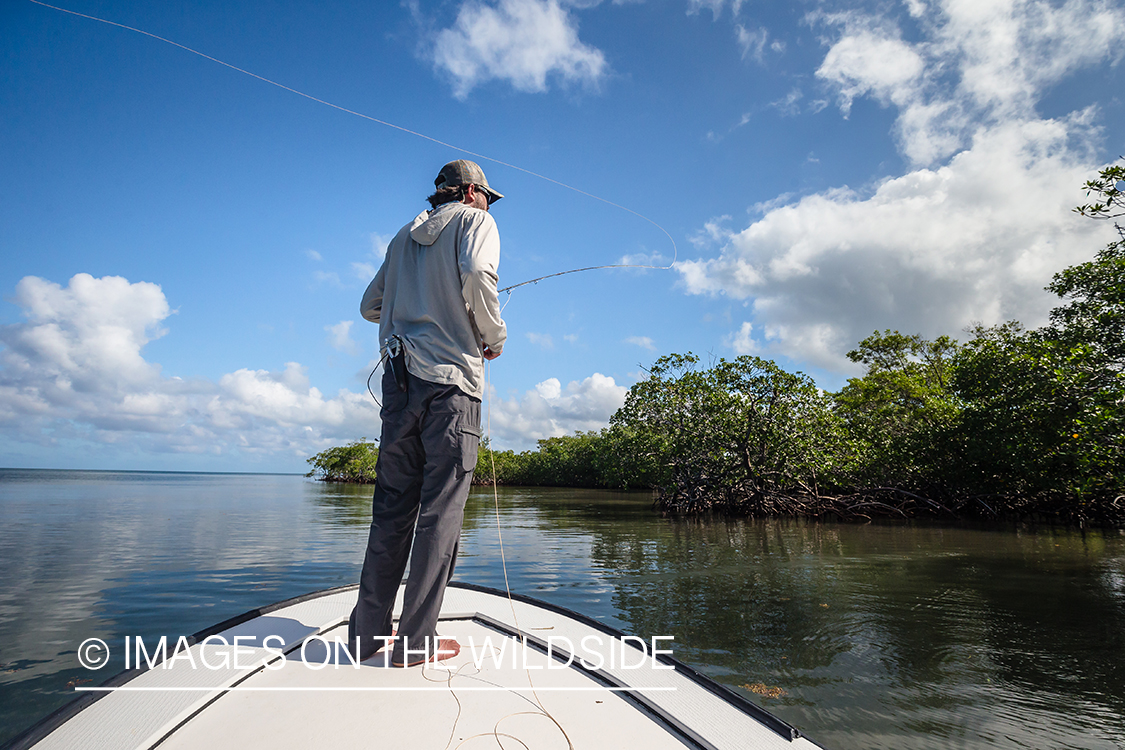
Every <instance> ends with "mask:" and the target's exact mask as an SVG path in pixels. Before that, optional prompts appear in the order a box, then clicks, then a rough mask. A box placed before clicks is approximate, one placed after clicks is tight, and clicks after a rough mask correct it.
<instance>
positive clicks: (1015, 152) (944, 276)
mask: <svg viewBox="0 0 1125 750" xmlns="http://www.w3.org/2000/svg"><path fill="white" fill-rule="evenodd" d="M1074 119H1081V118H1074ZM1081 127H1082V126H1081V124H1080V123H1076V122H1074V121H1073V120H1059V121H1055V120H1050V121H1035V122H1023V123H1012V124H1009V125H1005V126H997V127H994V128H992V129H987V130H981V131H980V132H979V133H978V135H977V138H976V140H975V141H974V143H973V144H972V148H970V149H968V150H966V151H964V152H962V153H961V154H959V155H957V156H956V157H955V158H954V159H953V160H952V161H951V162H950V163H949V165H947V166H945V167H941V168H939V169H934V170H930V169H921V170H917V171H914V172H911V173H909V174H907V175H905V176H903V177H899V178H895V179H889V180H886V181H884V182H882V183H881V184H880V185H878V186H877V187H876V189H875V190H874V191H873V192H872V193H871V194H864V193H859V192H857V191H854V190H850V189H848V188H839V189H835V190H831V191H827V192H824V193H820V194H816V195H811V196H808V197H805V198H803V199H801V200H799V201H797V202H796V203H792V204H790V205H787V206H783V207H777V208H774V209H772V210H770V211H769V212H768V213H766V214H765V215H764V216H763V217H762V218H761V219H760V220H758V221H756V222H754V223H753V224H751V225H750V226H749V227H748V228H747V229H745V230H743V231H742V232H740V233H738V234H737V235H735V236H734V237H733V239H731V241H730V242H729V243H728V244H727V245H726V246H725V247H724V248H723V250H722V252H721V253H720V255H719V256H718V257H716V258H713V259H710V260H700V261H683V262H681V263H680V264H679V265H678V266H677V268H678V270H679V271H680V272H681V274H682V276H683V281H684V283H685V284H686V286H687V288H688V290H689V291H691V292H693V293H697V294H725V295H727V296H730V297H733V298H735V299H745V300H748V301H749V302H750V305H751V309H752V311H753V323H754V327H755V329H756V330H758V331H761V332H762V334H763V335H764V338H765V340H766V341H767V342H769V343H770V344H771V346H772V348H773V349H775V350H776V351H778V352H780V353H783V354H786V355H788V356H791V357H796V358H798V359H803V360H806V361H811V362H813V363H815V364H817V365H820V366H823V367H828V368H833V369H836V370H845V371H846V370H847V369H849V366H848V364H847V362H846V360H845V359H844V357H843V354H844V352H846V351H848V349H849V348H851V347H853V346H854V344H855V343H856V342H857V341H859V340H860V339H861V338H863V337H864V336H866V335H868V334H870V333H871V331H873V330H875V329H876V328H886V327H890V328H897V329H899V330H903V331H909V332H912V333H913V332H919V333H922V334H924V335H927V336H933V335H937V334H943V333H944V334H954V335H956V334H958V333H959V331H960V330H961V329H962V328H963V327H964V326H966V325H968V324H969V323H971V322H973V321H983V322H985V323H996V322H1000V321H1002V320H1006V319H1011V318H1015V319H1019V320H1022V321H1024V322H1025V323H1027V324H1032V325H1034V324H1038V323H1040V322H1042V321H1043V319H1044V315H1045V312H1046V310H1047V309H1048V308H1049V307H1050V305H1051V303H1052V299H1053V298H1051V297H1050V295H1048V294H1047V293H1046V292H1044V291H1043V290H1042V287H1043V286H1044V284H1046V282H1047V281H1049V280H1050V277H1051V274H1052V273H1053V272H1055V271H1057V270H1060V269H1061V268H1062V267H1064V266H1066V265H1069V264H1071V263H1074V262H1077V261H1079V260H1082V259H1085V258H1087V257H1088V256H1089V255H1091V254H1092V252H1093V251H1094V250H1095V249H1096V248H1097V247H1098V246H1099V245H1100V244H1102V243H1103V242H1104V241H1105V239H1106V238H1107V234H1106V230H1107V229H1109V228H1108V227H1105V226H1104V225H1099V224H1096V223H1094V222H1090V221H1087V220H1083V219H1081V218H1079V217H1076V216H1075V215H1074V214H1072V213H1071V212H1070V208H1071V206H1073V205H1074V204H1075V203H1076V202H1077V201H1078V200H1079V199H1080V198H1081V191H1079V190H1078V189H1077V188H1078V186H1079V185H1080V184H1081V182H1082V181H1083V180H1084V179H1085V178H1087V177H1088V176H1089V175H1090V174H1091V170H1092V164H1091V162H1090V156H1089V153H1088V152H1087V151H1086V150H1085V149H1082V148H1076V147H1075V146H1073V145H1070V144H1069V142H1070V140H1071V138H1072V137H1073V133H1074V131H1076V130H1079V129H1081ZM1013 186H1015V188H1013ZM737 340H738V339H737V337H736V341H737Z"/></svg>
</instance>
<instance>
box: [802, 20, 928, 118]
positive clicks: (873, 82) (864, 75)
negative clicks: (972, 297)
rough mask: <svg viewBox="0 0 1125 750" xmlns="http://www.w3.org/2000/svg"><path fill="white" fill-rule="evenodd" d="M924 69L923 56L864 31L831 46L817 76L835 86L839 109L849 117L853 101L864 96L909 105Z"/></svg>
mask: <svg viewBox="0 0 1125 750" xmlns="http://www.w3.org/2000/svg"><path fill="white" fill-rule="evenodd" d="M923 67H924V63H923V61H922V57H921V55H919V54H918V53H917V52H915V51H914V50H913V49H912V48H911V47H910V45H908V44H905V43H904V42H902V41H901V40H898V39H888V38H886V37H883V36H881V35H879V34H876V33H873V32H871V31H867V30H863V31H859V32H855V33H851V34H847V35H845V36H844V37H843V38H842V39H840V40H839V41H838V42H836V43H835V44H834V45H832V48H831V49H830V50H828V54H827V55H825V56H824V62H822V63H821V65H820V68H819V69H818V70H817V71H816V75H817V77H818V78H822V79H824V80H826V81H829V82H831V83H833V84H835V86H836V88H837V90H838V92H839V96H840V109H842V110H843V111H844V114H845V115H846V114H847V113H848V111H849V110H850V109H851V106H852V100H853V99H855V98H856V97H857V96H862V95H864V94H871V95H872V96H874V97H875V98H876V99H879V100H882V101H885V102H889V103H894V104H898V105H903V104H906V103H907V101H908V100H909V99H910V98H911V97H912V96H913V95H914V93H915V82H916V81H917V80H918V78H919V77H920V76H921V75H922V70H923Z"/></svg>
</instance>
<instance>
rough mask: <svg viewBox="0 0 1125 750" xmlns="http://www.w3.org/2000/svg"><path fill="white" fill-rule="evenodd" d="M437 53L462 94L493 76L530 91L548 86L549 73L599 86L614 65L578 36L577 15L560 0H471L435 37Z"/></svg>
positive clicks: (571, 81) (457, 93) (570, 81)
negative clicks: (492, 1) (449, 25)
mask: <svg viewBox="0 0 1125 750" xmlns="http://www.w3.org/2000/svg"><path fill="white" fill-rule="evenodd" d="M432 56H433V61H434V64H435V65H436V66H437V68H438V69H440V70H443V71H444V72H445V73H446V74H448V75H449V76H450V77H451V78H452V80H453V93H454V95H455V96H456V97H458V98H459V99H464V98H465V97H467V96H468V95H469V92H471V91H472V90H473V88H475V87H476V86H477V85H479V84H481V83H484V82H485V81H489V80H493V79H496V80H501V81H507V82H508V83H510V84H511V85H512V86H513V87H514V88H515V89H517V90H519V91H526V92H541V91H546V90H547V81H548V78H555V79H559V80H561V81H562V82H563V83H564V84H567V85H575V84H578V85H586V86H594V85H597V84H598V83H599V82H600V81H601V80H602V78H603V77H604V76H605V75H606V73H607V71H608V69H609V65H608V63H607V62H606V60H605V56H604V55H603V54H602V52H601V51H600V50H598V49H595V48H593V47H590V46H588V45H586V44H583V43H582V42H581V41H580V40H579V38H578V21H577V20H576V19H575V18H574V16H573V15H572V14H571V12H570V11H569V10H568V9H566V8H564V7H563V5H562V4H561V3H560V2H559V1H558V0H498V1H497V2H496V4H494V5H492V4H488V3H485V2H482V1H481V0H466V2H464V3H463V4H462V5H461V7H460V9H459V10H458V12H457V18H456V20H455V21H454V22H453V25H452V26H451V27H450V28H447V29H443V30H442V31H440V32H438V34H437V35H436V37H435V38H434V40H433V51H432Z"/></svg>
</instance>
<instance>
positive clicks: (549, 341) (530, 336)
mask: <svg viewBox="0 0 1125 750" xmlns="http://www.w3.org/2000/svg"><path fill="white" fill-rule="evenodd" d="M526 335H527V340H528V341H530V342H531V343H533V344H535V345H536V346H538V347H542V348H543V349H554V348H555V340H554V339H553V338H551V334H549V333H534V332H532V331H528V332H527V334H526Z"/></svg>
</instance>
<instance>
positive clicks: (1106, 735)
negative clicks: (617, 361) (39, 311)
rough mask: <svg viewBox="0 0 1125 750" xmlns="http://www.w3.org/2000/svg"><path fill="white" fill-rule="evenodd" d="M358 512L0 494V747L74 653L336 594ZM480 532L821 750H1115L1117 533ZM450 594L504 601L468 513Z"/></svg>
mask: <svg viewBox="0 0 1125 750" xmlns="http://www.w3.org/2000/svg"><path fill="white" fill-rule="evenodd" d="M369 504H370V488H366V487H356V486H347V485H325V484H318V483H314V482H310V481H308V480H305V479H303V478H301V477H295V476H271V475H265V476H263V475H215V474H154V473H111V472H58V471H24V470H0V742H2V741H4V740H6V739H8V738H10V737H12V736H14V735H16V734H17V733H19V732H20V731H21V730H23V729H24V728H26V727H28V726H30V725H31V724H32V723H34V722H35V721H36V720H38V719H39V718H41V717H42V716H44V715H45V714H47V713H49V712H50V711H52V710H53V709H55V708H56V707H58V706H60V705H62V704H64V703H66V702H67V701H68V700H69V699H70V698H71V697H72V696H73V693H72V688H69V687H68V683H71V684H73V683H72V681H74V680H79V679H86V678H88V677H89V676H90V673H88V672H87V671H86V670H84V669H82V668H81V667H80V666H79V664H78V662H77V660H76V657H75V649H76V647H77V645H78V644H79V643H80V642H81V641H82V640H84V639H85V638H89V637H98V638H102V639H104V640H106V641H108V642H109V643H110V644H113V643H114V642H116V643H118V644H119V643H121V639H122V638H124V636H126V635H131V636H136V635H140V636H145V637H146V638H147V637H154V638H158V637H159V636H160V635H168V636H170V637H174V636H176V635H178V634H181V633H183V634H190V633H192V632H195V631H198V630H200V629H202V628H204V627H207V626H209V625H212V624H215V623H217V622H219V621H221V620H224V619H226V618H227V617H230V616H232V615H235V614H239V613H241V612H244V611H246V610H248V609H251V608H254V607H258V606H262V605H265V604H269V603H272V602H274V601H278V600H280V599H284V598H287V597H290V596H296V595H298V594H302V593H306V592H309V591H314V590H317V589H323V588H327V587H330V586H338V585H343V584H348V583H353V582H355V581H356V579H357V577H358V575H359V568H360V565H361V563H362V557H363V546H364V543H365V541H366V534H367V524H368V520H369V518H370V515H369V514H370V508H369ZM500 515H501V525H502V528H503V533H504V548H505V552H506V553H507V556H508V569H509V576H510V579H511V584H512V589H513V590H514V591H517V592H521V593H526V594H529V595H532V596H536V597H539V598H541V599H545V600H547V601H550V602H554V603H556V604H560V605H562V606H565V607H569V608H571V609H575V610H577V611H579V612H583V613H585V614H588V615H591V616H593V617H596V618H598V619H601V620H603V621H605V622H607V623H609V624H611V625H614V626H615V627H618V628H621V629H623V630H625V631H627V632H632V633H636V634H639V635H642V636H646V637H647V636H650V635H658V634H659V635H665V634H668V635H674V636H675V646H674V649H675V654H676V656H677V657H678V658H680V659H681V660H683V661H686V662H688V663H690V664H692V665H694V666H696V667H697V668H699V669H701V670H702V671H704V672H706V673H707V674H709V675H710V676H711V677H713V678H714V679H716V680H718V681H720V682H723V683H725V684H727V685H729V686H731V687H732V688H734V689H736V690H740V691H742V692H744V693H745V694H746V695H747V696H749V697H750V698H751V699H752V700H754V701H756V702H758V703H760V704H762V705H765V706H766V707H767V708H769V710H771V711H773V712H774V713H776V714H778V715H779V716H781V717H782V718H783V719H785V720H786V721H789V722H790V723H792V724H795V725H796V726H798V727H800V728H801V729H802V730H803V731H804V732H806V733H807V734H808V735H809V736H811V737H812V738H813V739H815V740H816V741H818V742H819V743H821V744H822V745H824V746H825V747H826V748H829V750H849V749H851V748H855V749H858V748H896V749H898V748H1055V747H1057V748H1123V747H1125V718H1123V717H1125V536H1123V535H1122V534H1120V533H1118V532H1116V531H1114V532H1095V533H1090V532H1087V533H1086V534H1082V533H1079V532H1076V531H1060V530H1051V529H1040V530H1027V529H1008V530H1002V531H1000V530H988V531H985V530H975V529H963V528H944V527H935V526H921V525H866V526H856V525H843V524H830V523H810V522H803V521H791V520H769V521H708V522H699V521H694V522H685V521H671V520H667V519H661V518H658V517H657V516H655V515H654V514H653V513H652V511H651V510H650V508H649V499H648V498H647V496H644V495H628V494H616V493H607V492H595V491H583V490H554V489H546V490H545V489H502V490H501V493H500ZM457 578H458V579H460V580H463V581H471V582H474V583H480V584H484V585H488V586H494V587H498V588H503V586H504V579H503V572H502V570H501V567H500V555H499V547H498V543H497V535H496V519H495V511H494V508H493V500H492V494H491V491H490V490H489V491H480V492H474V494H473V496H472V497H471V498H470V500H469V505H468V508H467V512H466V520H465V530H464V534H463V538H462V543H461V557H460V559H459V563H458V567H457ZM122 667H123V664H122V663H120V662H113V663H111V664H110V665H109V666H108V667H106V668H105V669H103V670H102V671H100V672H97V673H94V674H95V675H97V676H98V678H99V680H100V679H104V678H106V677H108V676H110V675H111V674H113V673H115V672H117V671H119V670H120V669H121V668H122ZM755 683H764V684H765V685H767V686H769V687H778V688H781V689H782V690H784V691H785V695H783V696H781V697H778V698H764V697H761V696H759V695H757V694H754V693H751V692H750V691H749V690H748V688H747V687H746V686H748V685H752V684H755Z"/></svg>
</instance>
